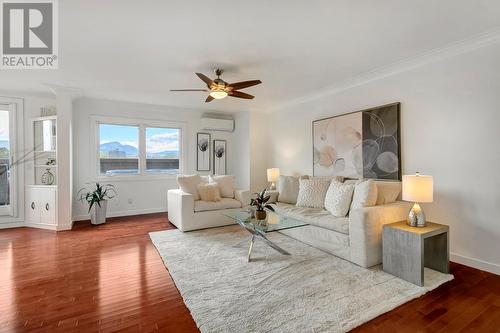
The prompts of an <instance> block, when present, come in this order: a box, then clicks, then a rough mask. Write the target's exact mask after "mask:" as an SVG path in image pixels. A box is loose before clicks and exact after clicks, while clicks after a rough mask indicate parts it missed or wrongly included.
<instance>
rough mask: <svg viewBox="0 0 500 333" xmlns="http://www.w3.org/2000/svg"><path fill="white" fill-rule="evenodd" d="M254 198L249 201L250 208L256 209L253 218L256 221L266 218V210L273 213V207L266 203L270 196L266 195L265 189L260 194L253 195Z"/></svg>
mask: <svg viewBox="0 0 500 333" xmlns="http://www.w3.org/2000/svg"><path fill="white" fill-rule="evenodd" d="M255 195H256V197H255V198H253V199H251V200H250V206H254V207H255V208H256V211H255V218H256V219H257V220H265V218H266V210H265V209H266V208H267V209H269V210H270V211H272V212H274V208H273V206H271V205H270V204H268V203H267V202H268V201H269V199H270V198H271V196H270V195H266V189H263V190H262V191H261V192H260V193H255Z"/></svg>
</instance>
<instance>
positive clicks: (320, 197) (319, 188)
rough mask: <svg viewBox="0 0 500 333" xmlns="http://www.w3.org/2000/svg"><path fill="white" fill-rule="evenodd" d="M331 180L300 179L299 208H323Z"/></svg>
mask: <svg viewBox="0 0 500 333" xmlns="http://www.w3.org/2000/svg"><path fill="white" fill-rule="evenodd" d="M330 183H331V180H329V179H300V180H299V195H298V196H297V204H296V205H297V206H299V207H312V208H323V207H324V206H325V196H326V191H327V190H328V187H329V186H330Z"/></svg>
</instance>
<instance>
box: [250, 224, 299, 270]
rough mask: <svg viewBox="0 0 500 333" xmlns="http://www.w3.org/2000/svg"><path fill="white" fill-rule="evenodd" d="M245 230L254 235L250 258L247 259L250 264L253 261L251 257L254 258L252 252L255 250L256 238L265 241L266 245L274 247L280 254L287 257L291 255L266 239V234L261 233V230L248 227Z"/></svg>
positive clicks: (251, 242)
mask: <svg viewBox="0 0 500 333" xmlns="http://www.w3.org/2000/svg"><path fill="white" fill-rule="evenodd" d="M245 229H246V230H248V232H250V233H251V234H252V238H251V239H250V245H249V247H248V258H247V261H248V262H250V261H251V260H252V258H251V256H252V250H253V243H254V242H255V238H256V237H258V238H260V239H262V240H263V241H264V243H266V244H267V245H269V246H270V247H272V248H273V249H275V250H276V251H278V252H279V253H281V254H283V255H286V256H288V255H290V253H288V252H287V251H285V250H283V249H282V248H281V247H279V246H278V245H276V244H274V243H273V242H271V241H270V240H269V239H268V238H267V237H266V234H265V233H261V232H259V230H253V229H252V228H248V227H245Z"/></svg>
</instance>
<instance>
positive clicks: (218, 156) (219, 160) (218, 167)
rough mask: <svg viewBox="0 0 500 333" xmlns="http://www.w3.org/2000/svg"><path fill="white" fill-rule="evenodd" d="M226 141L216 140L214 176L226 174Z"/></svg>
mask: <svg viewBox="0 0 500 333" xmlns="http://www.w3.org/2000/svg"><path fill="white" fill-rule="evenodd" d="M226 157H227V143H226V140H214V170H213V172H214V175H225V174H226Z"/></svg>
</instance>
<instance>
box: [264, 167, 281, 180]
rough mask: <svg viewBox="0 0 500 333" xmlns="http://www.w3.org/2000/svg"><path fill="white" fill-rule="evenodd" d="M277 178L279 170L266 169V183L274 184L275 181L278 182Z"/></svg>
mask: <svg viewBox="0 0 500 333" xmlns="http://www.w3.org/2000/svg"><path fill="white" fill-rule="evenodd" d="M279 177H280V169H278V168H271V169H267V181H268V182H276V181H278V178H279Z"/></svg>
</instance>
